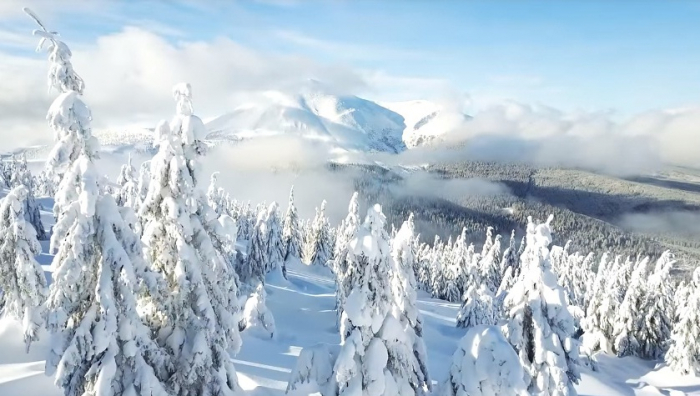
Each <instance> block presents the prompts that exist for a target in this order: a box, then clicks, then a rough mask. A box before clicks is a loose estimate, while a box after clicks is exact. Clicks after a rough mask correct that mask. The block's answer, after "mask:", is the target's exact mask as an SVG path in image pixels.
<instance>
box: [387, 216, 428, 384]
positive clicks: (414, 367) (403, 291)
mask: <svg viewBox="0 0 700 396" xmlns="http://www.w3.org/2000/svg"><path fill="white" fill-rule="evenodd" d="M414 241H415V224H414V222H413V213H411V214H409V216H408V219H407V220H406V221H405V222H404V223H403V224H402V225H401V228H399V230H398V232H397V233H396V235H395V236H394V238H393V240H392V241H391V258H392V271H391V279H390V280H391V290H392V293H393V300H394V304H393V306H392V312H393V315H394V317H395V318H397V319H398V320H399V322H400V324H401V326H402V328H403V332H404V335H403V336H402V337H397V338H396V339H395V342H394V344H393V346H390V348H391V349H392V350H390V352H389V353H390V354H395V355H401V356H403V359H405V361H404V362H403V365H402V366H401V370H402V373H401V375H400V377H401V378H402V379H404V380H406V381H408V385H409V386H410V387H411V389H412V390H413V392H414V393H415V394H424V393H425V392H426V391H430V389H431V387H432V384H431V381H430V374H429V373H428V361H427V360H428V358H427V350H426V347H425V342H423V320H422V318H421V315H420V312H419V310H418V306H417V304H416V300H417V296H416V291H417V290H418V289H417V287H416V277H415V274H414V272H413V268H414V261H415V252H414V249H415V243H414ZM393 350H395V352H394V351H393ZM401 388H403V385H401V384H399V389H401Z"/></svg>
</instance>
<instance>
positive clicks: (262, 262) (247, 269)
mask: <svg viewBox="0 0 700 396" xmlns="http://www.w3.org/2000/svg"><path fill="white" fill-rule="evenodd" d="M267 226H268V212H267V211H261V212H260V213H258V220H257V222H256V223H255V227H254V228H253V233H252V235H251V237H250V241H248V254H247V259H246V262H245V264H244V266H243V267H242V268H238V276H239V278H240V280H241V282H243V284H246V285H248V288H252V287H255V285H257V284H258V283H259V282H263V281H264V279H265V274H267V267H268V263H269V260H270V256H269V253H270V250H269V248H268V246H267V245H268V241H269V239H268V237H269V231H268V229H267Z"/></svg>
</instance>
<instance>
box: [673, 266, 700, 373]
mask: <svg viewBox="0 0 700 396" xmlns="http://www.w3.org/2000/svg"><path fill="white" fill-rule="evenodd" d="M686 287H687V289H688V291H687V295H686V298H685V299H684V300H683V301H682V305H681V306H680V307H678V310H677V311H678V320H677V321H676V322H675V323H674V325H673V331H672V333H671V346H670V348H669V350H668V352H666V355H665V361H666V364H668V366H669V367H670V368H671V369H673V370H674V371H676V372H678V373H680V374H689V375H695V376H700V337H698V333H699V332H700V268H696V269H695V271H694V272H693V276H692V279H691V281H690V283H689V284H688V285H687V286H686Z"/></svg>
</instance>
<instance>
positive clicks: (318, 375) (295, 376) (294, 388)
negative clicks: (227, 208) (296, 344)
mask: <svg viewBox="0 0 700 396" xmlns="http://www.w3.org/2000/svg"><path fill="white" fill-rule="evenodd" d="M337 358H338V347H337V345H328V344H316V345H312V346H310V347H306V348H304V349H302V350H301V352H300V353H299V357H298V358H297V362H296V364H295V366H294V369H293V370H292V375H291V376H290V378H289V382H288V384H287V391H286V393H287V394H290V395H298V396H307V395H310V394H313V393H316V392H318V393H320V394H321V395H324V396H325V395H332V394H333V392H334V390H333V388H334V387H335V385H336V384H335V378H334V377H333V366H334V365H335V361H336V359H337Z"/></svg>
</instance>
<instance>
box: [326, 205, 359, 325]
mask: <svg viewBox="0 0 700 396" xmlns="http://www.w3.org/2000/svg"><path fill="white" fill-rule="evenodd" d="M360 225H361V224H360V205H359V194H358V193H357V191H356V192H354V193H353V194H352V197H351V198H350V204H349V205H348V214H347V216H346V217H345V219H343V221H342V222H341V223H340V226H338V232H337V233H336V241H335V252H334V254H333V256H334V258H333V263H332V265H331V269H332V270H333V273H334V274H335V288H336V292H335V309H336V313H337V323H336V324H337V326H338V328H340V323H341V317H342V315H343V306H344V305H345V299H346V298H347V296H348V294H350V291H351V289H352V284H351V283H350V281H351V279H350V277H349V274H348V251H349V243H350V241H351V240H352V239H353V238H355V236H356V234H357V231H358V229H359V228H360Z"/></svg>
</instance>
